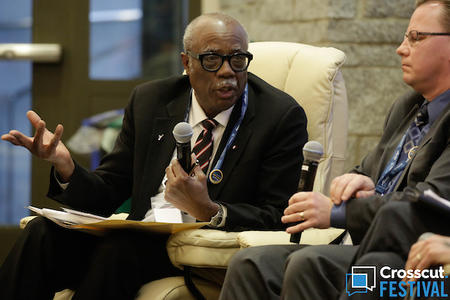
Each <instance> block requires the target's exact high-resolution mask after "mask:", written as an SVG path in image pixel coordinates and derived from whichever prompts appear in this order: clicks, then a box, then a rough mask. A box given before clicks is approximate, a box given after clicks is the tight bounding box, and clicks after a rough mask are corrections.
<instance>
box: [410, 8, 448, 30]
mask: <svg viewBox="0 0 450 300" xmlns="http://www.w3.org/2000/svg"><path fill="white" fill-rule="evenodd" d="M428 2H437V3H440V4H442V19H441V22H442V25H443V26H444V28H445V30H446V31H447V32H450V0H416V8H418V7H419V6H421V5H423V4H425V3H428Z"/></svg>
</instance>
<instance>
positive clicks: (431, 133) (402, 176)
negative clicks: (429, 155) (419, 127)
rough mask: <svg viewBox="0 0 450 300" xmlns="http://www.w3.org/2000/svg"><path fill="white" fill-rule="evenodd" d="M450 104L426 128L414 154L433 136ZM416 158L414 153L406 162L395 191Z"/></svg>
mask: <svg viewBox="0 0 450 300" xmlns="http://www.w3.org/2000/svg"><path fill="white" fill-rule="evenodd" d="M449 108H450V105H447V107H446V109H445V110H444V111H445V112H444V113H443V114H441V115H440V116H439V118H437V120H435V121H434V123H433V125H432V126H431V128H430V130H428V132H427V134H426V135H425V136H424V137H423V139H422V141H421V142H420V144H419V146H418V148H417V150H416V154H417V153H418V152H419V151H421V150H422V149H423V147H425V145H426V144H428V143H429V142H430V141H431V138H432V137H433V136H434V134H435V132H436V128H437V127H439V126H437V124H439V122H440V120H442V119H443V118H444V117H445V116H446V115H447V112H448V111H449ZM415 158H416V155H414V156H413V157H412V158H411V159H410V161H409V162H408V164H407V165H406V167H405V170H404V171H403V172H402V174H401V175H400V178H399V180H398V181H397V185H396V186H395V188H394V190H395V191H396V190H397V189H398V187H399V186H400V184H401V183H402V182H403V180H404V179H405V176H407V174H408V173H409V169H410V167H411V164H412V163H413V161H414V159H415Z"/></svg>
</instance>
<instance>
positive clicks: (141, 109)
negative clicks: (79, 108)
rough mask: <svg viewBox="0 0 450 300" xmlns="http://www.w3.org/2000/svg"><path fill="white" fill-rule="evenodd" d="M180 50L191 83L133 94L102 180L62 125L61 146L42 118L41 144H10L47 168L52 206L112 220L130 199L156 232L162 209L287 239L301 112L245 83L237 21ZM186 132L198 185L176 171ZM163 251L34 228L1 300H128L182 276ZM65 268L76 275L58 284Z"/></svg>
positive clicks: (203, 30) (202, 33) (192, 28)
mask: <svg viewBox="0 0 450 300" xmlns="http://www.w3.org/2000/svg"><path fill="white" fill-rule="evenodd" d="M183 42H184V48H185V49H184V50H185V51H184V52H183V53H182V54H181V60H182V63H183V66H184V68H185V71H186V74H187V75H185V76H177V77H172V78H168V79H163V80H159V81H154V82H149V83H145V84H142V85H140V86H138V87H137V88H136V89H135V90H134V92H133V94H132V96H131V101H130V103H129V104H128V106H127V107H126V110H125V115H124V120H123V126H122V130H121V133H120V134H119V137H118V139H117V142H116V145H115V147H114V150H113V151H112V153H110V154H108V155H106V156H105V157H104V158H103V160H102V161H101V164H100V166H99V167H98V168H97V169H96V170H95V171H94V172H88V171H87V170H85V169H84V168H82V167H81V166H79V165H78V164H77V163H76V162H74V161H73V160H72V158H71V156H70V153H69V151H68V150H67V148H66V147H65V146H64V144H63V143H62V142H61V141H60V139H61V135H62V132H63V127H62V125H58V126H57V127H56V129H55V132H54V134H53V133H51V132H50V131H48V130H47V129H46V128H45V123H44V121H43V120H41V119H40V117H39V116H38V115H37V114H36V113H34V112H29V113H28V118H29V119H30V122H31V123H32V125H33V126H34V127H35V128H36V134H35V136H34V137H26V136H24V135H23V134H21V133H20V132H18V131H15V130H12V131H11V132H10V133H9V134H6V135H4V136H3V137H2V139H4V140H7V141H9V142H11V143H13V144H15V145H20V146H24V147H26V148H27V149H29V150H30V151H31V152H32V153H33V154H35V155H37V156H38V157H40V158H43V159H46V160H48V161H49V162H51V163H52V164H53V169H52V171H51V179H50V180H51V184H50V189H49V193H48V195H49V196H50V197H51V198H53V199H56V200H57V201H59V202H61V203H63V204H66V205H69V206H70V207H73V208H76V209H80V210H84V211H88V212H92V213H97V214H101V215H109V214H111V213H113V212H114V211H115V210H116V209H117V208H118V207H119V206H120V204H121V203H122V202H123V201H124V200H126V199H127V198H129V197H130V196H131V198H132V203H131V211H130V214H129V219H132V220H141V219H143V218H144V217H146V218H147V219H149V220H151V219H152V218H153V210H154V209H155V208H160V207H167V206H170V205H171V206H173V207H176V208H178V209H180V210H181V211H182V212H184V213H187V214H189V215H190V216H191V217H193V218H195V219H196V220H199V221H206V222H210V226H211V227H213V228H221V229H224V230H243V229H251V228H254V229H275V228H278V229H279V228H282V227H283V224H282V222H281V221H280V218H281V216H282V214H283V209H284V208H285V207H286V206H287V201H288V199H289V196H290V195H291V194H292V193H294V192H295V191H296V187H297V185H298V181H299V176H300V175H299V174H300V166H301V162H302V155H301V149H302V147H303V145H304V143H305V142H306V141H307V132H306V116H305V113H304V111H303V109H302V108H301V107H300V106H299V105H298V104H297V102H296V101H295V100H294V99H293V98H292V97H290V96H288V95H287V94H285V93H283V92H281V91H280V90H277V89H276V88H274V87H272V86H270V85H269V84H267V83H266V82H264V81H263V80H261V79H260V78H258V77H257V76H255V75H253V74H248V73H247V71H246V70H247V67H248V65H249V63H250V61H251V59H252V55H251V54H250V53H249V52H248V51H247V47H248V38H247V33H246V31H245V30H244V28H243V27H242V26H241V25H240V24H239V22H238V21H236V20H235V19H233V18H231V17H229V16H226V15H223V14H207V15H203V16H200V17H198V18H197V19H195V20H194V21H192V22H191V23H190V24H189V25H188V27H187V28H186V31H185V35H184V40H183ZM181 121H185V122H188V123H189V124H190V125H191V126H192V128H193V131H194V134H193V140H192V145H194V144H195V145H196V146H195V147H193V150H194V153H195V154H196V157H197V159H198V160H201V163H200V165H197V166H196V167H195V168H194V169H193V171H192V172H191V173H190V174H187V173H186V172H185V171H184V170H183V168H182V167H181V165H180V164H179V163H178V161H177V160H176V159H173V157H174V150H175V140H174V139H173V137H172V130H173V128H174V126H175V125H176V124H177V123H179V122H181ZM197 136H198V137H199V138H198V139H197ZM196 140H197V142H196ZM197 144H198V145H197ZM199 145H200V146H199ZM197 148H200V149H197ZM196 149H197V150H196ZM205 153H207V154H208V156H206V157H205ZM213 172H214V176H208V174H211V173H213ZM166 240H167V236H165V235H152V234H148V233H142V232H134V231H115V232H111V233H109V234H108V235H106V236H104V237H101V238H98V237H94V236H90V235H88V234H85V233H81V232H75V231H71V230H66V229H64V228H60V227H58V226H55V224H53V223H52V222H49V221H48V220H46V219H43V218H36V219H34V220H33V221H32V222H31V223H30V224H29V225H28V226H27V227H26V229H25V232H24V233H23V235H22V236H21V238H20V239H19V240H18V241H17V243H16V245H15V246H14V248H13V250H12V251H11V254H10V255H9V256H8V258H7V260H6V261H5V263H4V265H3V266H2V268H1V269H0V298H1V299H50V298H51V297H52V295H53V294H54V293H55V291H58V290H60V289H63V288H72V289H75V290H76V293H75V296H74V299H132V298H133V297H134V296H135V295H136V292H137V291H138V289H139V287H140V286H141V285H142V284H144V283H146V282H148V281H151V280H154V279H159V278H163V277H166V276H170V275H174V274H179V272H180V271H179V270H176V269H175V268H174V267H173V266H172V265H171V263H170V261H169V258H168V256H167V253H166V250H165V242H166ZM61 264H63V265H64V269H65V270H70V271H69V272H64V274H61V272H60V270H59V266H60V265H61Z"/></svg>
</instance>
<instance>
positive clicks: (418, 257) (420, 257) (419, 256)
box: [416, 253, 422, 261]
mask: <svg viewBox="0 0 450 300" xmlns="http://www.w3.org/2000/svg"><path fill="white" fill-rule="evenodd" d="M416 259H417V260H418V261H420V260H421V259H422V255H420V253H418V254H417V255H416Z"/></svg>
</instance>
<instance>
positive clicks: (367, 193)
mask: <svg viewBox="0 0 450 300" xmlns="http://www.w3.org/2000/svg"><path fill="white" fill-rule="evenodd" d="M374 194H375V190H370V191H359V192H357V193H356V195H355V196H356V198H365V197H369V196H372V195H374Z"/></svg>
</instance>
